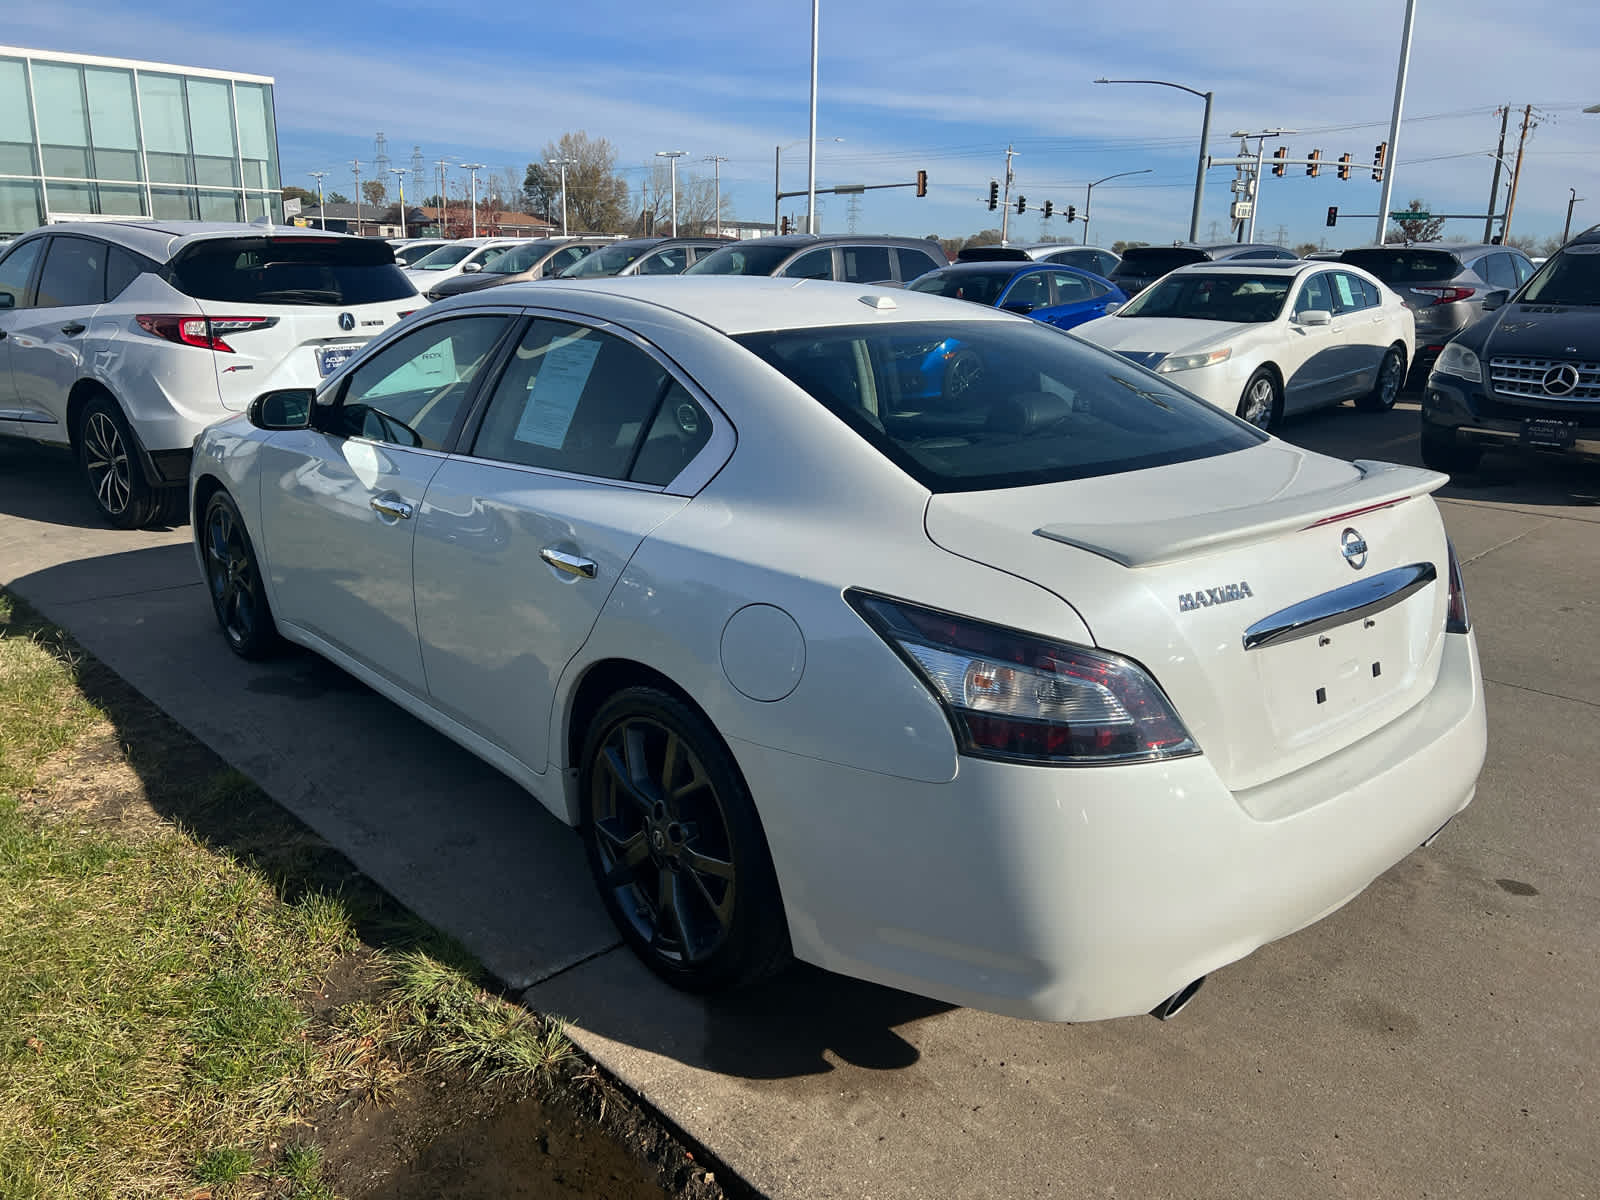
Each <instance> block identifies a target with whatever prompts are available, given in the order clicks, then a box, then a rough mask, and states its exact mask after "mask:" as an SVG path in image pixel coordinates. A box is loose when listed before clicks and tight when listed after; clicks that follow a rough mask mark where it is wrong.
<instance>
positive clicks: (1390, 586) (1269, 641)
mask: <svg viewBox="0 0 1600 1200" xmlns="http://www.w3.org/2000/svg"><path fill="white" fill-rule="evenodd" d="M1438 575H1439V572H1438V570H1437V569H1436V568H1435V567H1434V565H1433V564H1432V563H1431V562H1423V563H1411V564H1409V565H1408V566H1404V567H1395V568H1393V569H1392V570H1389V571H1383V572H1380V573H1379V574H1377V575H1373V576H1370V577H1369V578H1367V579H1362V580H1358V581H1357V582H1355V583H1347V584H1345V585H1344V586H1343V587H1337V588H1334V589H1333V590H1332V591H1331V592H1323V593H1322V594H1321V595H1320V596H1312V597H1311V598H1310V599H1308V600H1302V601H1300V602H1299V603H1298V604H1291V605H1290V606H1289V607H1288V608H1282V609H1279V610H1278V611H1277V612H1275V613H1272V614H1271V615H1269V616H1265V617H1262V618H1261V620H1259V621H1256V622H1255V623H1254V624H1252V625H1251V626H1250V627H1249V628H1247V629H1246V630H1245V631H1244V648H1245V649H1246V650H1259V649H1261V648H1263V647H1265V646H1277V645H1283V644H1284V643H1286V642H1293V641H1298V640H1299V639H1300V638H1307V637H1312V636H1314V635H1315V634H1318V633H1321V632H1323V631H1324V630H1328V629H1332V628H1334V627H1335V626H1338V625H1346V624H1349V623H1350V622H1351V621H1357V620H1360V619H1361V618H1363V617H1370V616H1373V615H1375V614H1377V613H1380V612H1383V611H1384V610H1385V609H1388V608H1393V607H1394V606H1395V605H1397V604H1399V603H1401V602H1402V601H1404V600H1406V599H1407V598H1408V597H1410V596H1412V595H1413V594H1414V593H1416V592H1418V591H1420V590H1421V589H1423V588H1425V587H1427V586H1428V585H1429V584H1430V583H1433V582H1434V581H1435V580H1436V579H1437V578H1438Z"/></svg>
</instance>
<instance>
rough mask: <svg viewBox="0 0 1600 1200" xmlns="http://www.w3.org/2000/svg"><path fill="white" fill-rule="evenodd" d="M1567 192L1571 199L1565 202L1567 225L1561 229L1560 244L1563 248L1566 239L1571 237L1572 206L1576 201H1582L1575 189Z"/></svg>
mask: <svg viewBox="0 0 1600 1200" xmlns="http://www.w3.org/2000/svg"><path fill="white" fill-rule="evenodd" d="M1567 191H1569V192H1571V193H1572V199H1570V200H1568V201H1567V223H1566V224H1565V225H1563V226H1562V227H1561V244H1562V245H1563V246H1565V245H1566V244H1567V239H1568V238H1569V237H1571V236H1572V208H1573V205H1575V204H1577V203H1578V201H1580V200H1582V199H1583V197H1582V196H1580V195H1578V189H1577V188H1568V189H1567Z"/></svg>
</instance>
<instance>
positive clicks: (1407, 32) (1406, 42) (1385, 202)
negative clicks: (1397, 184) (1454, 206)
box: [1374, 0, 1511, 246]
mask: <svg viewBox="0 0 1600 1200" xmlns="http://www.w3.org/2000/svg"><path fill="white" fill-rule="evenodd" d="M1416 17H1417V0H1406V23H1405V29H1404V30H1403V31H1402V32H1401V34H1400V68H1399V70H1398V71H1397V72H1396V74H1395V80H1394V111H1393V112H1392V113H1390V114H1389V152H1388V155H1387V162H1386V163H1385V164H1384V168H1383V194H1382V195H1381V196H1380V197H1379V199H1378V235H1377V237H1376V238H1375V239H1374V240H1375V241H1376V242H1377V243H1378V245H1380V246H1381V245H1383V239H1384V235H1385V234H1386V233H1387V232H1388V229H1389V202H1390V200H1391V199H1392V198H1393V196H1394V169H1395V165H1396V164H1397V163H1398V162H1399V161H1400V112H1401V110H1402V109H1404V108H1405V104H1406V73H1407V72H1408V71H1410V70H1411V27H1412V25H1413V24H1414V23H1415V21H1416ZM1510 217H1511V214H1510V213H1509V212H1508V213H1507V214H1506V218H1507V220H1508V221H1509V220H1510Z"/></svg>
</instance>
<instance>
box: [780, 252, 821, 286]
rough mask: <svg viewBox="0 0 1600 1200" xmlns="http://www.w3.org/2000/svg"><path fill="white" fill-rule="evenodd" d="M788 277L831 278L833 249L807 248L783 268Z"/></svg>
mask: <svg viewBox="0 0 1600 1200" xmlns="http://www.w3.org/2000/svg"><path fill="white" fill-rule="evenodd" d="M783 274H784V275H785V276H787V277H788V278H790V279H832V278H833V251H832V250H830V249H822V250H809V251H807V252H806V253H805V254H802V255H801V256H800V257H799V258H797V259H795V260H794V261H793V262H792V263H790V264H789V265H788V266H787V267H785V268H784V269H783Z"/></svg>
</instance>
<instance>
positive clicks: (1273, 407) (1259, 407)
mask: <svg viewBox="0 0 1600 1200" xmlns="http://www.w3.org/2000/svg"><path fill="white" fill-rule="evenodd" d="M1236 411H1237V412H1238V415H1239V416H1240V417H1241V418H1243V419H1244V420H1246V421H1249V422H1250V424H1252V425H1254V426H1255V427H1256V428H1257V429H1267V430H1270V429H1271V428H1272V427H1273V426H1274V425H1276V424H1277V423H1278V418H1279V417H1280V416H1281V415H1282V414H1283V396H1282V394H1281V393H1280V392H1279V390H1278V378H1277V376H1276V375H1274V374H1273V373H1272V372H1271V371H1269V370H1267V368H1266V367H1261V368H1260V369H1259V370H1257V371H1256V373H1255V374H1254V375H1252V376H1250V382H1249V383H1247V384H1245V385H1244V392H1243V393H1242V394H1241V395H1240V397H1239V407H1238V409H1237V410H1236Z"/></svg>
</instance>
